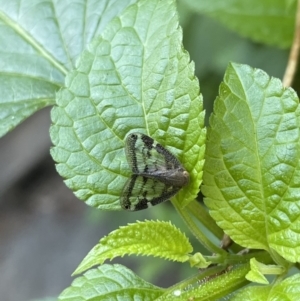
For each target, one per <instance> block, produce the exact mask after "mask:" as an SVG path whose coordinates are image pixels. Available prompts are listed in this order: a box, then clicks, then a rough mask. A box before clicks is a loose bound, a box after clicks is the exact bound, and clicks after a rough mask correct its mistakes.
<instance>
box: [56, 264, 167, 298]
mask: <svg viewBox="0 0 300 301" xmlns="http://www.w3.org/2000/svg"><path fill="white" fill-rule="evenodd" d="M163 292H164V289H162V288H159V287H157V286H154V285H152V284H150V283H148V282H146V281H144V280H142V279H141V278H139V277H138V276H137V275H135V274H134V273H133V272H132V271H130V270H129V269H127V268H125V267H124V266H122V265H119V264H115V265H108V264H104V265H102V266H101V267H98V268H96V269H92V270H90V271H88V272H86V273H85V274H84V275H83V276H80V277H78V278H76V279H75V280H74V281H73V283H72V284H71V286H70V287H68V288H67V289H65V290H64V291H63V292H62V293H61V294H60V296H59V298H58V300H60V301H89V300H90V301H92V300H144V301H153V300H155V299H156V298H158V297H159V296H160V295H161V294H162V293H163Z"/></svg>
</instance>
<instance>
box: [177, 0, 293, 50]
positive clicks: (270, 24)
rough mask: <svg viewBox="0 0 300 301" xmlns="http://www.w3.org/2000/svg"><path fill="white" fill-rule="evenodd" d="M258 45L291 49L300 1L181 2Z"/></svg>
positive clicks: (233, 0)
mask: <svg viewBox="0 0 300 301" xmlns="http://www.w3.org/2000/svg"><path fill="white" fill-rule="evenodd" d="M181 1H183V2H186V3H187V4H189V5H190V6H191V7H192V8H193V9H195V10H196V11H197V12H199V13H202V14H207V15H209V16H211V17H213V18H214V19H216V20H218V21H220V22H222V23H223V24H224V25H225V26H227V27H229V28H231V29H233V30H234V31H236V32H238V33H239V34H241V35H243V36H245V37H249V38H251V39H253V40H255V41H257V42H261V43H264V44H269V45H276V46H279V47H284V48H286V47H289V46H290V45H291V44H292V41H293V33H294V29H295V19H296V6H297V1H296V0H214V1H206V0H197V1H195V0H181Z"/></svg>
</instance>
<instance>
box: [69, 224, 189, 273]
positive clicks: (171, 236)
mask: <svg viewBox="0 0 300 301" xmlns="http://www.w3.org/2000/svg"><path fill="white" fill-rule="evenodd" d="M192 251H193V247H192V246H191V244H190V243H189V241H188V239H187V238H186V236H185V235H184V234H183V233H182V232H181V231H180V230H178V229H177V228H176V227H175V226H173V225H172V224H171V223H169V222H159V221H145V222H138V223H136V224H129V225H127V226H125V227H121V228H120V229H118V230H115V231H113V232H111V233H110V234H109V235H108V236H106V237H104V238H102V239H101V240H100V241H99V244H97V245H96V246H95V247H94V248H93V249H92V250H91V251H90V252H89V253H88V255H87V256H86V257H85V258H84V259H83V261H82V262H81V264H80V265H79V267H78V268H77V269H76V271H75V272H74V274H78V273H81V272H83V271H85V270H87V269H88V268H90V267H92V266H94V265H96V264H102V263H103V262H104V261H105V260H107V259H113V258H115V257H117V256H124V255H131V254H135V255H144V256H149V255H151V256H155V257H161V258H166V259H169V260H174V261H179V262H184V261H187V260H188V259H189V257H188V254H189V253H191V252H192Z"/></svg>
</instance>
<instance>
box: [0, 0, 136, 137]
mask: <svg viewBox="0 0 300 301" xmlns="http://www.w3.org/2000/svg"><path fill="white" fill-rule="evenodd" d="M132 2H135V1H133V0H99V1H94V2H92V3H91V2H88V1H86V0H79V1H76V2H74V1H72V0H64V1H51V0H34V1H31V0H24V1H21V0H14V1H5V0H0V73H1V75H0V90H1V98H0V137H1V136H3V135H5V134H6V133H7V132H8V131H10V130H12V129H13V128H15V127H16V126H17V125H18V124H19V123H20V122H22V121H23V120H24V119H26V118H27V117H29V116H30V115H32V114H33V113H34V112H36V111H38V110H39V109H41V108H43V107H45V106H48V105H53V104H54V103H55V93H56V91H58V90H59V88H60V87H62V86H64V81H65V76H66V74H67V72H68V71H69V70H71V69H73V68H74V65H75V60H76V59H77V57H78V55H79V54H80V53H81V52H82V50H83V49H84V48H85V47H86V44H88V43H89V42H90V41H91V39H92V38H93V37H94V36H97V35H99V33H100V32H102V30H103V28H104V27H105V25H106V24H107V23H108V22H109V21H110V20H111V19H112V18H113V17H114V16H116V15H117V14H118V13H120V11H122V10H123V9H124V7H126V6H127V5H128V4H129V3H132Z"/></svg>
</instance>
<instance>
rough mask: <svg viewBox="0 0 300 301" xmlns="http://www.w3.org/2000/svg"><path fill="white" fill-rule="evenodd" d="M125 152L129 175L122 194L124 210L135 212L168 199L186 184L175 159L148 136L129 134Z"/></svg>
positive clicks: (186, 181)
mask: <svg viewBox="0 0 300 301" xmlns="http://www.w3.org/2000/svg"><path fill="white" fill-rule="evenodd" d="M125 151H126V157H127V161H128V164H129V166H130V168H131V170H132V176H131V178H130V179H129V180H128V181H127V182H126V183H125V185H124V188H123V191H122V195H121V207H122V208H123V209H126V210H131V211H136V210H141V209H146V208H148V207H150V206H154V205H156V204H159V203H161V202H164V201H166V200H169V199H170V198H171V197H172V196H174V195H175V194H176V193H177V192H178V191H179V190H180V189H181V188H182V187H183V186H185V185H186V184H187V183H188V182H189V174H188V172H187V171H186V170H185V169H184V168H183V166H182V165H181V163H180V162H179V161H178V160H177V158H176V157H175V156H174V155H173V154H171V153H170V152H169V151H168V150H167V149H165V148H164V147H163V146H162V145H160V144H159V143H157V142H155V141H154V140H153V139H152V138H151V137H149V136H147V135H144V134H141V133H131V134H129V135H128V136H127V138H126V142H125Z"/></svg>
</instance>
